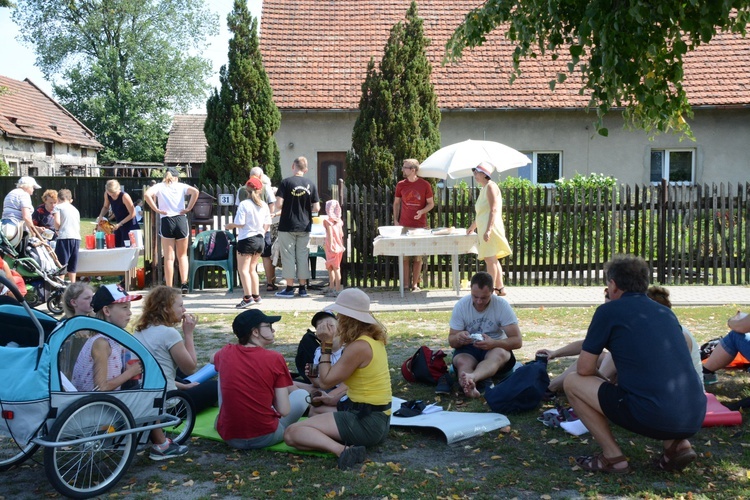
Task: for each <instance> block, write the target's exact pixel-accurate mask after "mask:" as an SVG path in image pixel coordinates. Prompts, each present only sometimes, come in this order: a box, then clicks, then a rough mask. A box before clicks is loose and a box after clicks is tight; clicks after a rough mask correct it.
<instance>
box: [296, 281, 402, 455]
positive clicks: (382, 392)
mask: <svg viewBox="0 0 750 500" xmlns="http://www.w3.org/2000/svg"><path fill="white" fill-rule="evenodd" d="M329 310H331V311H334V312H337V313H338V329H337V333H338V336H339V338H340V339H341V342H342V343H343V344H345V345H346V349H344V352H343V353H342V354H341V358H340V359H339V361H338V363H336V364H335V365H332V363H331V356H332V355H333V343H332V342H331V341H326V342H324V343H323V344H322V346H321V348H322V352H321V355H320V363H319V366H318V379H319V381H320V387H322V388H324V389H328V388H331V387H334V386H335V385H336V384H340V383H342V382H343V383H345V384H346V385H347V387H348V388H349V389H348V396H349V399H347V400H346V401H347V404H346V406H343V405H341V406H340V407H339V411H335V412H331V413H323V414H321V415H316V416H314V417H312V418H309V419H307V420H303V421H301V422H297V423H296V424H292V425H290V426H289V427H288V428H287V430H286V432H285V433H284V442H286V444H288V445H290V446H294V447H295V448H299V449H301V450H323V451H328V452H331V453H334V454H335V455H336V456H338V467H339V469H349V468H350V467H353V466H354V465H356V464H358V463H361V462H364V460H365V453H366V449H365V447H366V446H373V445H376V444H378V443H381V442H383V440H385V438H386V436H387V435H388V430H389V428H390V418H391V401H392V395H391V374H390V371H389V369H388V355H387V353H386V351H385V345H386V342H387V332H386V329H385V327H384V326H383V325H382V324H381V323H380V322H379V321H378V320H376V319H375V318H374V317H373V315H372V314H371V313H370V297H368V296H367V294H366V293H365V292H363V291H362V290H360V289H358V288H348V289H346V290H342V292H341V293H340V294H339V295H338V297H336V303H335V304H333V305H331V306H329Z"/></svg>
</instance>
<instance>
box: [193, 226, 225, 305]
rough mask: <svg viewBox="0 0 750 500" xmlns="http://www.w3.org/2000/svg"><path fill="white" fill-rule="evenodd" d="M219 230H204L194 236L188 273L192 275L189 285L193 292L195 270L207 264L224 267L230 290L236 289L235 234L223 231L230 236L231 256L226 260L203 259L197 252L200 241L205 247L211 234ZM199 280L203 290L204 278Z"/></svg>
mask: <svg viewBox="0 0 750 500" xmlns="http://www.w3.org/2000/svg"><path fill="white" fill-rule="evenodd" d="M217 232H219V231H217V230H210V231H203V232H202V233H198V234H197V235H196V236H195V238H193V244H192V245H191V246H190V255H189V258H190V268H189V269H188V274H189V276H190V281H189V287H190V291H191V292H192V291H193V290H194V289H195V286H194V285H195V272H196V271H197V270H198V269H200V268H201V267H206V266H216V267H220V268H222V269H224V271H226V275H227V287H228V288H229V291H230V292H232V291H234V286H233V281H234V244H235V240H234V235H233V234H232V233H231V232H230V231H223V232H224V233H226V235H227V238H229V256H228V257H227V258H226V259H225V260H202V259H201V258H200V257H199V256H198V254H197V252H196V250H197V248H198V244H199V243H200V242H203V246H204V248H205V247H206V246H207V245H208V242H209V239H210V238H211V234H213V233H217ZM199 281H200V282H199V286H200V289H201V290H203V282H204V279H203V278H201V279H200V280H199Z"/></svg>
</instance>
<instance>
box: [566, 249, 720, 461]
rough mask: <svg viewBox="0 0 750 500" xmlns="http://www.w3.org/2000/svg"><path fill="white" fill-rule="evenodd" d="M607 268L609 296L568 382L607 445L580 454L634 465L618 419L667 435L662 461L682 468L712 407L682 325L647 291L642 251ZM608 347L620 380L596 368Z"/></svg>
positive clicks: (580, 410)
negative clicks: (618, 432) (620, 440)
mask: <svg viewBox="0 0 750 500" xmlns="http://www.w3.org/2000/svg"><path fill="white" fill-rule="evenodd" d="M604 271H605V273H606V277H607V287H608V289H609V298H610V302H608V303H606V304H603V305H601V306H599V307H598V308H597V309H596V312H595V313H594V317H593V318H592V319H591V324H590V325H589V329H588V332H587V333H586V338H585V339H584V341H583V346H582V351H581V355H580V356H579V357H578V367H577V370H576V373H571V374H569V375H568V377H567V378H566V379H565V382H564V384H563V386H564V388H565V394H566V395H567V397H568V401H570V404H571V405H572V406H573V409H574V410H575V413H576V415H578V416H579V417H580V419H581V421H582V422H583V423H584V424H585V425H586V427H587V428H588V429H589V431H591V434H592V435H593V436H594V438H595V439H596V442H597V443H598V444H599V446H601V448H602V451H601V452H600V453H598V454H596V455H592V456H587V457H578V458H577V459H576V462H577V463H578V465H579V466H580V467H581V468H582V469H584V470H587V471H602V472H627V471H628V470H630V466H629V464H628V461H627V458H626V457H625V456H623V454H622V450H621V449H620V447H619V446H618V444H617V442H616V441H615V438H614V435H613V434H612V430H611V429H610V425H609V421H612V423H614V424H616V425H619V426H620V427H623V428H625V429H628V430H629V431H631V432H635V433H637V434H641V435H643V436H647V437H650V438H653V439H659V440H661V441H663V444H664V452H663V454H662V456H661V458H660V460H659V464H658V466H659V467H660V468H661V469H664V470H669V471H671V470H682V469H684V468H685V467H686V466H687V465H688V464H689V463H690V462H692V461H693V460H695V458H696V456H697V455H696V453H695V451H694V450H693V447H692V446H691V444H690V441H688V440H687V438H689V437H691V436H692V435H694V434H695V433H696V432H697V431H698V430H699V429H700V428H701V424H702V423H703V418H704V416H705V414H706V396H705V394H704V393H703V387H702V384H701V381H700V378H699V377H698V376H696V371H695V368H694V367H693V361H692V359H691V357H690V351H689V350H688V347H687V344H686V342H685V337H684V336H683V334H682V327H681V326H680V323H679V321H677V318H676V317H675V315H674V313H673V312H672V311H671V310H670V309H669V308H668V307H665V306H663V305H661V304H659V303H657V302H656V301H654V300H651V299H649V298H648V296H647V295H646V290H647V289H648V283H649V278H650V276H651V268H650V267H649V266H648V265H647V264H646V262H645V261H644V260H643V259H642V258H640V257H635V256H630V255H626V256H617V257H615V258H614V259H612V261H610V262H609V263H607V265H606V266H605V268H604ZM605 348H606V349H607V350H609V352H610V353H612V359H613V360H614V363H615V366H617V385H614V384H612V383H610V382H608V381H606V380H605V379H604V378H603V377H602V376H601V375H600V373H599V371H598V370H597V360H598V358H599V355H600V354H601V353H602V351H603V350H604V349H605Z"/></svg>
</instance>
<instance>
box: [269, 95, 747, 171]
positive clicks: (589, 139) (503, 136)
mask: <svg viewBox="0 0 750 500" xmlns="http://www.w3.org/2000/svg"><path fill="white" fill-rule="evenodd" d="M356 116H357V114H356V113H354V112H284V111H282V119H281V127H280V128H279V130H278V131H277V133H276V140H277V143H278V145H279V151H280V153H281V168H282V175H283V176H284V177H286V176H288V175H290V174H291V164H292V161H293V160H294V158H296V157H297V156H305V157H307V159H308V163H309V168H310V173H309V174H308V176H309V177H310V178H313V179H315V178H317V153H318V152H330V151H348V150H349V149H350V147H351V136H352V129H353V127H354V121H355V119H356ZM594 119H595V116H594V115H593V114H586V113H583V112H580V111H544V112H540V111H477V112H467V111H461V112H444V113H443V117H442V122H441V125H440V133H441V138H442V144H443V145H448V144H452V143H454V142H460V141H463V140H466V139H482V140H491V141H498V142H501V143H503V144H506V145H508V146H511V147H513V148H516V149H518V150H521V151H562V158H563V167H562V168H563V171H562V175H563V176H564V177H566V178H570V177H573V176H574V175H575V173H576V172H578V173H580V174H582V175H587V174H590V173H593V172H597V173H602V174H605V175H612V176H614V177H615V178H617V179H618V181H620V182H622V183H627V184H641V183H647V182H648V181H649V167H650V152H651V149H672V148H679V149H683V148H688V149H692V150H694V151H695V181H696V183H701V184H702V183H706V184H711V183H720V182H732V183H738V182H740V183H745V182H748V181H750V109H736V110H696V111H695V116H694V118H693V120H691V121H690V125H691V127H692V128H693V133H694V135H695V139H696V140H695V141H690V140H687V139H685V140H683V141H680V138H679V136H675V135H672V134H661V135H658V136H656V137H655V138H654V139H653V140H649V139H648V136H647V134H646V133H645V132H643V131H639V130H626V129H624V128H623V127H622V120H621V119H620V118H619V116H616V115H610V116H609V117H608V118H607V119H606V120H605V124H606V126H607V127H608V129H609V136H608V137H602V136H600V135H598V134H597V133H596V132H595V131H594V128H593V125H592V124H593V122H594ZM290 144H293V147H290ZM508 174H509V175H515V171H510V172H509V173H508Z"/></svg>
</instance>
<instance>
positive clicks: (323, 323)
mask: <svg viewBox="0 0 750 500" xmlns="http://www.w3.org/2000/svg"><path fill="white" fill-rule="evenodd" d="M311 323H312V325H313V327H315V337H316V338H317V339H319V340H320V342H332V343H333V348H332V349H333V352H332V353H331V364H332V365H335V364H336V362H337V361H338V360H339V358H341V353H342V352H343V351H344V346H343V345H342V344H341V339H340V338H339V336H338V335H336V329H337V327H338V322H337V321H336V314H334V313H333V312H332V311H328V310H324V311H318V312H316V313H315V315H314V316H313V318H312V321H311ZM320 354H321V348H320V345H318V347H317V348H316V349H315V352H314V353H313V356H312V358H311V359H310V363H309V364H308V365H307V366H303V367H302V369H303V370H304V373H305V377H307V378H308V379H309V380H310V383H309V384H306V383H304V382H298V381H295V382H294V385H295V386H297V387H299V388H300V389H304V390H306V391H307V392H308V393H309V394H310V397H309V398H308V400H309V401H310V405H311V406H310V410H309V411H308V414H307V416H308V417H314V416H315V415H318V414H320V413H328V412H332V411H336V407H337V406H338V403H339V401H340V400H341V398H342V397H344V396H345V395H346V390H347V387H346V384H343V383H342V384H339V385H337V386H336V387H334V388H332V389H330V390H328V391H325V390H321V387H320V382H319V380H318V377H317V374H318V368H319V366H320V364H319V363H320ZM310 368H312V373H311V371H310Z"/></svg>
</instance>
